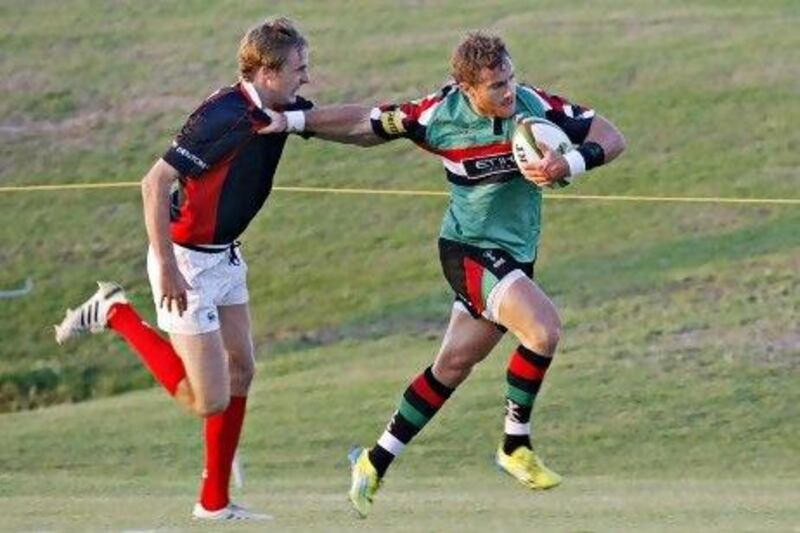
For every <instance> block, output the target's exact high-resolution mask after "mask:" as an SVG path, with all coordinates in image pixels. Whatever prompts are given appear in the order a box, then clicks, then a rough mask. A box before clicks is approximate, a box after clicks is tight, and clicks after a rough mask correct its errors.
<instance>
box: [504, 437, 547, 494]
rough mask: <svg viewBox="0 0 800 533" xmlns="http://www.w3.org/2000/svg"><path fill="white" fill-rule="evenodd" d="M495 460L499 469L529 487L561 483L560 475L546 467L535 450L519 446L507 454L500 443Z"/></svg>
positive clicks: (544, 486)
mask: <svg viewBox="0 0 800 533" xmlns="http://www.w3.org/2000/svg"><path fill="white" fill-rule="evenodd" d="M495 462H496V463H497V466H498V467H500V469H501V470H503V471H504V472H505V473H507V474H508V475H510V476H512V477H514V478H515V479H516V480H517V481H519V482H520V483H522V484H523V485H525V486H526V487H528V488H529V489H540V490H544V489H551V488H553V487H556V486H558V485H559V484H560V483H561V476H560V475H558V474H556V473H555V472H553V471H552V470H550V469H549V468H547V467H546V466H545V465H544V463H543V462H542V460H541V459H539V457H538V456H537V455H536V452H534V451H533V450H531V449H530V448H526V447H525V446H520V447H519V448H517V449H516V450H514V452H513V453H512V454H511V455H509V454H507V453H505V452H504V451H503V445H502V444H500V447H499V448H497V454H496V455H495Z"/></svg>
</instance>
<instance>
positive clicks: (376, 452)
mask: <svg viewBox="0 0 800 533" xmlns="http://www.w3.org/2000/svg"><path fill="white" fill-rule="evenodd" d="M452 393H453V389H451V388H450V387H447V386H446V385H444V384H442V383H441V382H439V381H438V380H437V379H436V378H435V377H434V375H433V371H432V370H431V367H428V368H426V369H425V371H424V372H423V373H422V374H420V375H419V376H417V377H416V379H414V381H412V382H411V385H409V387H408V388H407V389H406V391H405V393H404V394H403V398H402V399H401V400H400V406H399V407H398V408H397V411H395V413H394V415H393V416H392V419H391V420H390V421H389V426H388V427H387V428H386V431H384V432H383V435H381V438H380V439H378V442H377V443H376V444H375V446H373V447H372V449H371V450H369V460H370V462H371V463H372V465H373V466H374V467H375V469H376V470H377V471H378V475H379V476H381V477H383V475H384V474H385V473H386V470H387V469H388V468H389V465H390V464H391V463H392V461H393V460H394V458H395V457H397V456H398V455H400V452H402V451H403V448H405V447H406V445H407V444H408V443H409V442H411V439H413V438H414V436H415V435H416V434H417V433H419V432H420V430H422V428H423V427H425V424H427V423H428V422H429V421H430V419H431V418H433V416H434V415H435V414H436V412H437V411H439V409H440V408H441V407H442V405H443V404H444V402H445V401H447V399H448V398H449V397H450V395H451V394H452Z"/></svg>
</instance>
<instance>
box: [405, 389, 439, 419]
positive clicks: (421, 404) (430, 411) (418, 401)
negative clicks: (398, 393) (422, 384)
mask: <svg viewBox="0 0 800 533" xmlns="http://www.w3.org/2000/svg"><path fill="white" fill-rule="evenodd" d="M403 398H405V400H406V401H407V402H408V403H410V404H411V405H412V406H414V408H415V409H416V410H417V411H419V412H420V413H422V414H423V415H425V416H426V417H427V418H428V419H430V418H432V417H433V415H435V414H436V411H438V410H439V409H437V408H436V407H434V406H432V405H431V404H429V403H428V402H427V401H425V398H423V397H421V396H420V395H418V394H417V393H416V391H414V389H413V388H411V387H409V388H407V389H406V392H404V393H403Z"/></svg>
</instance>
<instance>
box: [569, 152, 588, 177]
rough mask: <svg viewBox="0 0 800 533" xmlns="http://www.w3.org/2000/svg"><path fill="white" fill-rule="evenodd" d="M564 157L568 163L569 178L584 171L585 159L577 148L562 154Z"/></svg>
mask: <svg viewBox="0 0 800 533" xmlns="http://www.w3.org/2000/svg"><path fill="white" fill-rule="evenodd" d="M564 159H566V160H567V164H568V165H569V176H570V177H571V178H574V177H575V176H578V175H580V174H583V173H584V172H586V160H585V159H584V158H583V154H581V153H580V151H579V150H570V151H569V152H567V153H566V154H564Z"/></svg>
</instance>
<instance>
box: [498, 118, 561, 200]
mask: <svg viewBox="0 0 800 533" xmlns="http://www.w3.org/2000/svg"><path fill="white" fill-rule="evenodd" d="M537 143H541V144H544V145H545V146H547V147H549V148H550V149H551V150H553V151H555V152H557V153H559V154H562V155H563V154H566V153H567V152H569V151H570V150H573V149H574V146H573V145H572V141H570V140H569V137H567V134H566V133H564V130H562V129H561V128H559V127H558V126H556V125H555V124H553V123H552V122H550V121H549V120H547V119H544V118H538V117H536V118H528V119H525V120H523V121H521V122H519V123H518V124H517V127H516V128H515V129H514V133H513V135H512V136H511V151H512V153H513V154H514V161H516V163H517V166H520V165H522V164H523V163H535V162H536V161H539V160H540V159H541V158H542V151H541V150H540V149H539V147H538V146H537ZM568 183H569V180H568V179H566V178H565V179H562V180H560V181H559V182H558V183H557V184H554V185H553V186H556V187H558V186H561V187H563V186H565V185H567V184H568Z"/></svg>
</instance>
